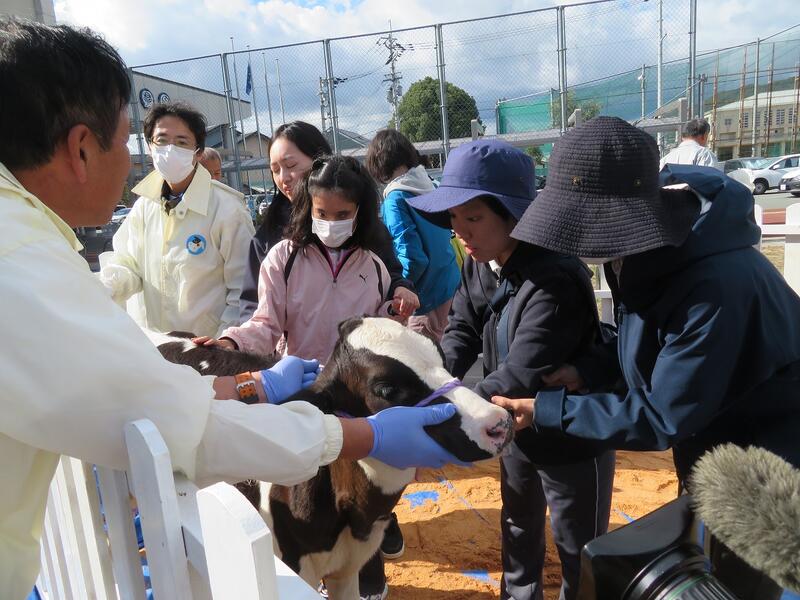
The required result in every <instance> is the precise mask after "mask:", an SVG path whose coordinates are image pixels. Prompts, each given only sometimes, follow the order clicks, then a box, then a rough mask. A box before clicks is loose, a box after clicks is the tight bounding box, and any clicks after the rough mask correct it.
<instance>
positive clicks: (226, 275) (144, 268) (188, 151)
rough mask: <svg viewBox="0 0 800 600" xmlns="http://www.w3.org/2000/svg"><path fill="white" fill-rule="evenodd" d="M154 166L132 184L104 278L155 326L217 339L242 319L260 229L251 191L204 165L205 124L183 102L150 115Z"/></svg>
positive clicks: (103, 260) (142, 320)
mask: <svg viewBox="0 0 800 600" xmlns="http://www.w3.org/2000/svg"><path fill="white" fill-rule="evenodd" d="M144 134H145V137H146V138H147V140H148V144H149V147H150V153H151V155H152V158H153V164H154V166H155V170H154V171H153V172H152V173H150V174H149V175H148V176H147V177H145V178H144V179H143V180H142V181H141V182H140V183H139V185H137V186H136V187H135V188H133V193H135V194H138V195H139V199H138V200H137V201H136V203H135V204H134V205H133V208H132V209H131V212H130V213H129V214H128V216H127V218H126V219H125V222H124V223H123V224H122V226H121V227H120V228H119V231H117V233H116V234H115V235H114V251H113V252H107V253H103V254H101V255H100V266H101V271H100V280H101V281H102V282H103V284H104V285H106V287H108V288H109V290H110V292H111V294H112V296H113V298H114V300H116V301H117V302H119V303H120V304H122V303H123V302H124V301H126V300H128V299H129V298H131V297H132V298H131V300H130V301H129V302H128V312H129V314H130V315H131V316H132V317H133V318H134V320H135V321H136V322H137V323H139V325H141V326H142V327H146V328H147V329H151V330H154V331H162V332H168V331H190V332H193V333H196V334H197V335H209V336H216V335H218V334H219V333H220V332H221V331H222V330H223V329H226V328H228V327H231V326H234V325H238V324H239V296H240V295H241V292H242V279H243V277H244V270H245V266H246V263H247V252H248V249H249V247H250V239H251V238H252V237H253V233H254V232H255V231H254V229H253V222H252V220H251V219H250V214H249V212H248V211H247V210H245V208H244V204H243V196H242V194H240V193H239V192H237V191H235V190H233V189H231V188H229V187H228V186H226V185H225V184H224V183H221V182H219V181H215V180H213V179H212V178H211V175H210V173H209V172H208V171H207V170H206V169H205V168H204V167H203V166H202V165H200V164H199V163H198V159H199V157H200V155H201V153H202V152H203V150H204V149H205V138H206V121H205V118H204V117H203V115H202V114H200V113H199V112H197V111H196V110H194V109H193V108H191V107H189V106H188V105H185V104H183V103H180V102H169V103H165V104H157V105H155V106H154V107H153V108H152V109H151V110H150V112H149V113H148V114H147V116H146V117H145V120H144Z"/></svg>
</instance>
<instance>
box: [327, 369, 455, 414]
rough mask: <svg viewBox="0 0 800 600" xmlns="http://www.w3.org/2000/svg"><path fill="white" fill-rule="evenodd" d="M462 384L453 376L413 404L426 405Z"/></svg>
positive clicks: (339, 412) (340, 412) (341, 412)
mask: <svg viewBox="0 0 800 600" xmlns="http://www.w3.org/2000/svg"><path fill="white" fill-rule="evenodd" d="M462 385H464V384H463V383H461V380H460V379H458V378H457V377H455V378H453V379H451V380H450V381H447V382H445V383H444V384H442V385H441V386H439V387H438V388H436V389H435V390H434V391H433V392H432V393H431V394H430V395H429V396H425V397H424V398H423V399H422V400H420V401H419V402H417V403H416V404H415V405H414V406H428V405H429V404H430V403H431V402H433V401H434V400H436V399H437V398H441V397H442V396H444V395H445V394H446V393H448V392H450V391H452V390H454V389H456V388H457V387H461V386H462ZM333 414H334V415H336V416H337V417H342V418H344V419H352V418H354V417H353V415H351V414H349V413H346V412H343V411H339V410H337V411H335V412H334V413H333Z"/></svg>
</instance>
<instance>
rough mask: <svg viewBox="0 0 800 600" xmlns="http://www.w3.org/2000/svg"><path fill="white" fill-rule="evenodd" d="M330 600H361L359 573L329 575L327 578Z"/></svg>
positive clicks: (326, 583) (326, 584)
mask: <svg viewBox="0 0 800 600" xmlns="http://www.w3.org/2000/svg"><path fill="white" fill-rule="evenodd" d="M325 587H327V588H328V598H330V600H359V595H358V573H350V574H349V575H329V576H327V577H325Z"/></svg>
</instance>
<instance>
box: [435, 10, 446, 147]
mask: <svg viewBox="0 0 800 600" xmlns="http://www.w3.org/2000/svg"><path fill="white" fill-rule="evenodd" d="M434 28H435V30H436V67H437V69H438V71H439V99H440V100H441V104H440V105H439V109H440V111H441V114H442V150H443V152H444V157H445V159H446V158H447V155H448V154H449V153H450V122H449V120H448V118H447V79H446V78H445V75H444V41H443V37H442V26H441V25H435V26H434Z"/></svg>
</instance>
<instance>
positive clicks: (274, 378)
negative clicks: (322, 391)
mask: <svg viewBox="0 0 800 600" xmlns="http://www.w3.org/2000/svg"><path fill="white" fill-rule="evenodd" d="M317 375H319V361H318V360H303V359H302V358H297V357H296V356H284V357H283V358H282V359H280V360H279V361H278V362H277V363H275V365H274V366H272V367H270V368H269V369H264V370H263V371H261V383H262V384H263V385H264V392H266V394H267V399H268V401H269V403H270V404H281V403H282V402H285V401H286V399H287V398H288V397H289V396H291V395H292V394H296V393H297V392H299V391H300V390H302V389H303V388H307V387H308V386H310V385H311V384H312V383H314V381H315V380H316V379H317Z"/></svg>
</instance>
